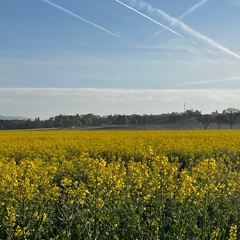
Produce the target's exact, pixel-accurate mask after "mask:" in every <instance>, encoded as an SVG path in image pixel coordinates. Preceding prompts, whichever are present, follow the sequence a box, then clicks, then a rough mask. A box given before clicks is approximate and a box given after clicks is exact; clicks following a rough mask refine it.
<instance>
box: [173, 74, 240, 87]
mask: <svg viewBox="0 0 240 240" xmlns="http://www.w3.org/2000/svg"><path fill="white" fill-rule="evenodd" d="M239 80H240V76H239V77H228V78H217V79H208V80H204V81H195V82H185V83H179V84H174V85H172V87H179V86H187V85H198V84H206V83H218V82H229V81H231V82H232V81H239Z"/></svg>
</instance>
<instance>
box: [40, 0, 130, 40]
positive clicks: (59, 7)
mask: <svg viewBox="0 0 240 240" xmlns="http://www.w3.org/2000/svg"><path fill="white" fill-rule="evenodd" d="M42 1H43V2H44V3H46V4H48V5H50V6H52V7H55V8H57V9H58V10H60V11H63V12H65V13H67V14H69V15H71V16H72V17H75V18H77V19H79V20H81V21H83V22H85V23H87V24H89V25H92V26H93V27H95V28H98V29H100V30H102V31H104V32H106V33H108V34H109V35H111V36H113V37H115V38H118V39H120V40H122V41H124V42H128V41H127V40H126V39H124V38H121V37H119V36H118V35H117V34H116V33H113V32H111V31H109V30H107V29H106V28H103V27H101V26H99V25H97V24H95V23H93V22H91V21H89V20H87V19H85V18H83V17H81V16H79V15H77V14H76V13H74V12H72V11H70V10H68V9H66V8H64V7H62V6H60V5H57V4H55V3H52V2H51V1H49V0H42Z"/></svg>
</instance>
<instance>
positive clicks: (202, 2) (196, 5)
mask: <svg viewBox="0 0 240 240" xmlns="http://www.w3.org/2000/svg"><path fill="white" fill-rule="evenodd" d="M207 1H208V0H202V1H201V2H199V3H197V4H195V5H193V6H192V7H190V8H189V9H188V10H187V11H186V12H185V13H183V14H182V15H181V16H180V17H179V18H178V19H182V18H184V17H186V16H187V15H188V14H190V13H191V12H193V11H195V10H196V9H197V8H199V7H201V6H202V5H203V4H204V3H205V2H207Z"/></svg>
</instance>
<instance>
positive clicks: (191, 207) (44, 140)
mask: <svg viewBox="0 0 240 240" xmlns="http://www.w3.org/2000/svg"><path fill="white" fill-rule="evenodd" d="M239 136H240V132H239V131H135V132H133V131H114V132H111V131H94V132H91V131H89V132H87V131H86V132H83V131H79V132H78V131H46V132H45V131H43V132H41V131H15V132H14V131H9V132H8V131H2V132H1V133H0V141H1V145H0V236H1V238H2V239H199V238H202V239H224V238H225V239H239V222H240V212H239V209H240V200H239V199H240V198H239V196H240V185H239V182H240V150H239V149H240V138H239Z"/></svg>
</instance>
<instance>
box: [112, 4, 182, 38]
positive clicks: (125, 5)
mask: <svg viewBox="0 0 240 240" xmlns="http://www.w3.org/2000/svg"><path fill="white" fill-rule="evenodd" d="M115 1H116V2H118V3H119V4H121V5H123V6H124V7H126V8H128V9H130V10H132V11H134V12H136V13H137V14H139V15H141V16H143V17H144V18H146V19H148V20H150V21H152V22H154V23H156V24H157V25H159V26H161V27H163V28H165V29H167V30H168V31H170V32H172V33H174V34H176V35H178V36H181V34H179V33H177V32H176V31H174V30H173V29H171V28H169V27H167V26H165V25H163V24H161V23H160V22H158V21H156V20H154V19H152V18H150V17H148V16H147V15H145V14H143V13H141V12H139V11H138V10H136V9H135V8H133V7H130V6H129V5H127V4H125V3H123V2H121V1H119V0H115Z"/></svg>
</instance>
